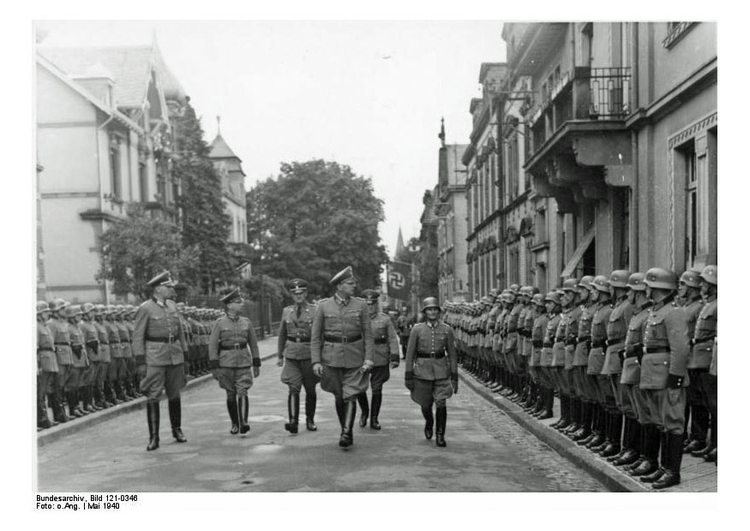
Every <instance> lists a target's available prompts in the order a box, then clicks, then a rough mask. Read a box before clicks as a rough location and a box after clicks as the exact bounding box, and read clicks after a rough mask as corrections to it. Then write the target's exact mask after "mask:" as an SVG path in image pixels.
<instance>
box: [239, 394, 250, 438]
mask: <svg viewBox="0 0 750 531" xmlns="http://www.w3.org/2000/svg"><path fill="white" fill-rule="evenodd" d="M237 409H239V411H240V433H247V432H249V431H250V424H248V422H247V415H248V413H249V411H250V401H249V400H248V398H247V395H244V396H240V397H238V398H237Z"/></svg>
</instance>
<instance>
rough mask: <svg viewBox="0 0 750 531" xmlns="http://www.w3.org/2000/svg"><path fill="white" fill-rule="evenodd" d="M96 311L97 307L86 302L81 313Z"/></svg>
mask: <svg viewBox="0 0 750 531" xmlns="http://www.w3.org/2000/svg"><path fill="white" fill-rule="evenodd" d="M95 309H96V306H94V305H93V304H91V303H90V302H84V303H83V306H81V313H89V312H92V311H94V310H95Z"/></svg>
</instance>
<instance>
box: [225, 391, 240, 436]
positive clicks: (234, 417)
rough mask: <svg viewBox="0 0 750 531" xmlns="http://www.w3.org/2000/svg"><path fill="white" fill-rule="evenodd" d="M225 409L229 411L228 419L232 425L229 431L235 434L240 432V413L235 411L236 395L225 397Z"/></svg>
mask: <svg viewBox="0 0 750 531" xmlns="http://www.w3.org/2000/svg"><path fill="white" fill-rule="evenodd" d="M227 411H228V412H229V419H230V420H231V421H232V427H231V428H230V430H229V433H231V434H232V435H237V434H238V433H239V432H240V415H239V411H237V396H236V395H232V396H231V397H229V396H228V397H227Z"/></svg>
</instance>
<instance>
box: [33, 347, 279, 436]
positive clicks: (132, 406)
mask: <svg viewBox="0 0 750 531" xmlns="http://www.w3.org/2000/svg"><path fill="white" fill-rule="evenodd" d="M275 357H276V352H274V353H273V354H267V355H265V356H261V358H260V359H261V361H266V360H269V359H271V358H275ZM212 380H213V377H212V376H211V374H204V375H203V376H198V377H197V378H193V379H192V380H189V381H188V382H187V384H185V389H189V388H191V387H197V386H199V385H202V384H204V383H206V382H210V381H212ZM139 409H146V397H139V398H136V399H135V400H131V401H130V402H123V403H122V404H117V405H116V406H113V407H110V408H107V409H103V410H101V411H97V412H96V413H89V414H88V415H86V416H85V417H79V418H77V419H75V420H71V421H68V422H65V423H63V424H58V425H57V426H53V427H52V428H48V429H46V430H42V431H39V432H37V434H36V445H37V448H41V447H43V446H45V445H47V444H49V443H52V442H54V441H57V440H58V439H61V438H63V437H65V436H68V435H72V434H74V433H78V432H79V431H81V430H83V429H84V428H90V427H91V426H96V425H97V424H101V423H102V422H106V421H108V420H111V419H113V418H116V417H119V416H120V415H124V414H125V413H130V412H131V411H137V410H139Z"/></svg>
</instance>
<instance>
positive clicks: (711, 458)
mask: <svg viewBox="0 0 750 531" xmlns="http://www.w3.org/2000/svg"><path fill="white" fill-rule="evenodd" d="M703 459H704V460H705V461H706V462H707V463H716V462H718V459H719V456H718V450H717V449H716V447H715V446H714V448H713V450H711V451H710V452H708V453H707V454H706V455H704V456H703Z"/></svg>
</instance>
